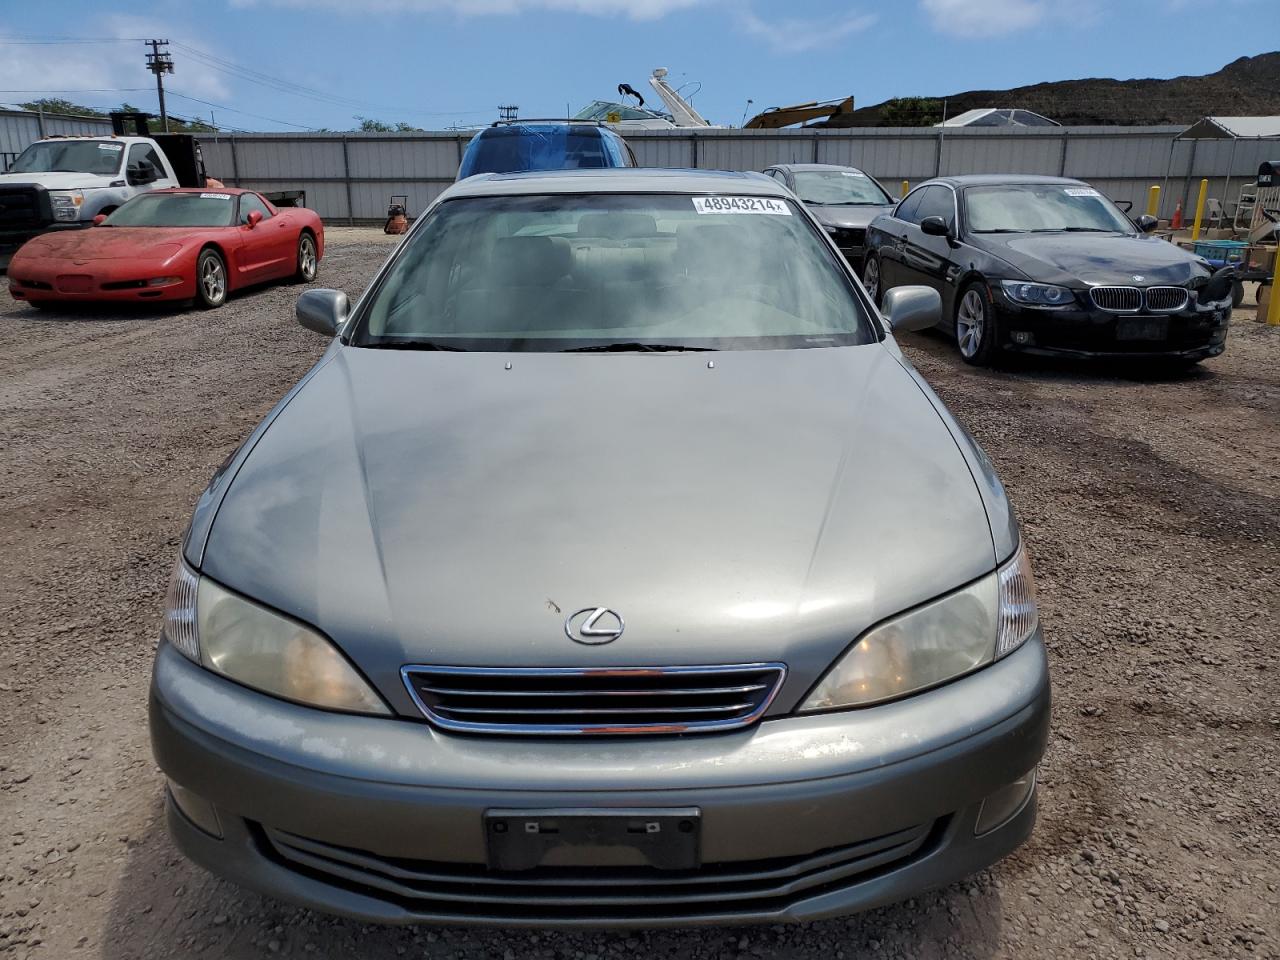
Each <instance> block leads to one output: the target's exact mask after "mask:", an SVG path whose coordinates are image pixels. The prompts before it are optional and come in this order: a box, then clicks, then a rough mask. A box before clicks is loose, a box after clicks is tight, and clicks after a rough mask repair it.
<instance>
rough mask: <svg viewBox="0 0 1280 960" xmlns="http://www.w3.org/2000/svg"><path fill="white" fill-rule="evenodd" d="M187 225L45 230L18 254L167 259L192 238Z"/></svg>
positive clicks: (78, 258) (83, 259)
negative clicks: (50, 231)
mask: <svg viewBox="0 0 1280 960" xmlns="http://www.w3.org/2000/svg"><path fill="white" fill-rule="evenodd" d="M197 236H198V234H196V233H193V232H192V230H191V229H190V228H189V227H92V228H89V229H86V230H75V231H71V232H68V233H46V234H44V235H43V236H39V237H36V238H35V239H34V240H30V241H28V242H27V243H26V245H25V246H24V247H23V248H22V251H21V252H22V254H24V255H25V256H31V257H40V258H45V257H48V258H53V259H58V260H71V261H74V262H87V261H90V260H167V259H169V257H171V256H173V255H174V254H175V253H177V252H178V249H179V247H178V245H179V244H181V243H183V242H184V241H190V240H193V239H196V238H197Z"/></svg>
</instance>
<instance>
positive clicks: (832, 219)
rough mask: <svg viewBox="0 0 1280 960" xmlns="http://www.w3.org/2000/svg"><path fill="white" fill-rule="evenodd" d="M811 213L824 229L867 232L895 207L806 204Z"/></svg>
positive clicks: (890, 205)
mask: <svg viewBox="0 0 1280 960" xmlns="http://www.w3.org/2000/svg"><path fill="white" fill-rule="evenodd" d="M806 206H807V207H808V208H809V212H810V213H812V214H813V215H814V216H815V217H816V218H817V219H818V222H819V223H821V224H822V225H823V226H824V227H843V228H844V229H846V230H851V229H852V230H865V229H866V227H867V225H868V224H869V223H871V221H872V220H874V219H875V218H876V217H878V216H880V214H882V213H887V212H888V211H890V210H892V209H893V205H892V204H889V205H887V206H870V205H869V206H865V207H863V206H857V207H841V206H823V205H821V204H812V203H811V204H806Z"/></svg>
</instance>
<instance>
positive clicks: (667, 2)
mask: <svg viewBox="0 0 1280 960" xmlns="http://www.w3.org/2000/svg"><path fill="white" fill-rule="evenodd" d="M706 2H708V0H365V2H363V3H358V4H353V3H351V0H231V4H232V6H236V7H254V6H261V5H264V4H268V5H272V6H278V7H297V8H305V9H308V10H310V9H314V8H316V7H326V8H328V9H331V10H337V11H339V12H342V13H352V14H364V13H367V12H369V11H383V12H398V13H440V12H444V13H451V14H454V15H456V16H460V17H465V16H493V15H499V14H514V13H524V12H525V11H531V10H550V11H557V12H563V13H585V14H588V15H591V16H597V17H626V18H627V19H630V20H660V19H661V18H663V17H665V16H666V15H667V14H669V13H673V12H675V11H677V10H687V9H689V8H690V7H696V6H701V5H703V4H705V3H706Z"/></svg>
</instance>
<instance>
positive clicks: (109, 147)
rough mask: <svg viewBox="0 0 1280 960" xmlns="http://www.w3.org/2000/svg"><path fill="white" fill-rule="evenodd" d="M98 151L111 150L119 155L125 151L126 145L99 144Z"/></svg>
mask: <svg viewBox="0 0 1280 960" xmlns="http://www.w3.org/2000/svg"><path fill="white" fill-rule="evenodd" d="M98 149H99V150H110V151H111V152H112V153H119V152H120V151H121V150H123V149H124V144H123V143H100V144H98Z"/></svg>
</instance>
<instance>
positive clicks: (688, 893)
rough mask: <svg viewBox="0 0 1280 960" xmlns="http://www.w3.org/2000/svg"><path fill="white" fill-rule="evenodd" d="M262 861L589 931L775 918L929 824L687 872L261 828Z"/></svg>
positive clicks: (363, 889) (882, 860)
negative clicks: (465, 853) (335, 840)
mask: <svg viewBox="0 0 1280 960" xmlns="http://www.w3.org/2000/svg"><path fill="white" fill-rule="evenodd" d="M261 829H262V835H263V840H264V844H263V846H264V849H265V851H266V853H267V856H268V857H270V858H271V859H272V860H274V861H276V862H277V863H280V864H282V865H283V866H285V867H287V868H289V869H291V870H294V871H297V872H299V873H303V874H305V875H308V876H312V877H315V878H317V879H319V880H321V881H322V882H325V883H329V884H331V885H335V886H339V887H342V888H345V889H348V890H354V891H357V892H359V893H361V894H363V895H364V896H372V897H376V898H378V899H379V900H382V901H384V902H390V903H394V904H397V905H399V906H401V907H402V908H403V909H405V910H408V911H410V912H411V913H412V914H413V915H414V916H415V917H423V918H432V919H436V920H450V919H459V920H462V919H470V920H477V919H490V920H504V921H527V922H537V921H542V922H555V921H563V922H573V921H575V920H581V919H582V918H583V917H588V916H589V917H590V918H591V920H592V921H593V922H595V923H602V924H607V923H608V922H609V921H627V920H647V921H653V920H659V919H665V920H672V919H678V918H683V919H689V920H696V919H715V918H722V919H725V920H731V919H733V917H734V916H735V915H738V916H758V915H760V914H772V913H775V912H776V913H779V914H781V913H782V912H783V911H785V910H786V908H787V907H788V906H789V905H790V904H792V903H795V902H797V901H800V900H804V899H806V898H808V897H814V896H817V895H818V894H820V893H822V892H825V891H830V890H839V889H845V888H848V887H850V886H853V885H854V884H857V883H862V882H865V881H867V880H870V879H871V878H873V877H875V876H877V875H879V874H880V873H881V872H882V871H884V870H886V869H889V868H890V867H895V866H900V865H902V864H903V863H905V862H907V861H909V860H911V859H913V858H917V857H920V856H925V855H927V854H928V852H929V851H930V849H931V847H932V841H933V839H934V838H935V837H936V836H937V831H936V829H935V824H932V823H927V824H921V825H919V826H914V827H909V828H907V829H905V830H900V831H898V832H897V833H891V834H888V835H886V836H882V837H877V838H875V839H872V840H864V841H862V842H860V843H854V844H850V845H849V846H843V847H836V848H833V849H830V850H822V851H819V852H817V853H813V854H809V855H805V856H797V857H779V858H775V859H771V860H744V861H736V862H721V863H706V864H703V865H702V866H701V867H699V868H697V869H694V870H659V869H657V868H654V867H592V868H583V867H550V866H539V867H536V868H534V869H533V870H525V871H501V870H490V869H488V868H486V867H485V865H484V864H467V863H451V862H441V861H431V860H411V859H405V858H393V857H386V856H380V855H378V854H373V853H368V852H365V851H360V850H351V849H348V848H346V847H339V846H335V845H333V844H329V843H322V842H320V841H318V840H311V839H308V838H305V837H300V836H297V835H295V834H291V833H285V832H284V831H280V830H273V829H270V828H261Z"/></svg>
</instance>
